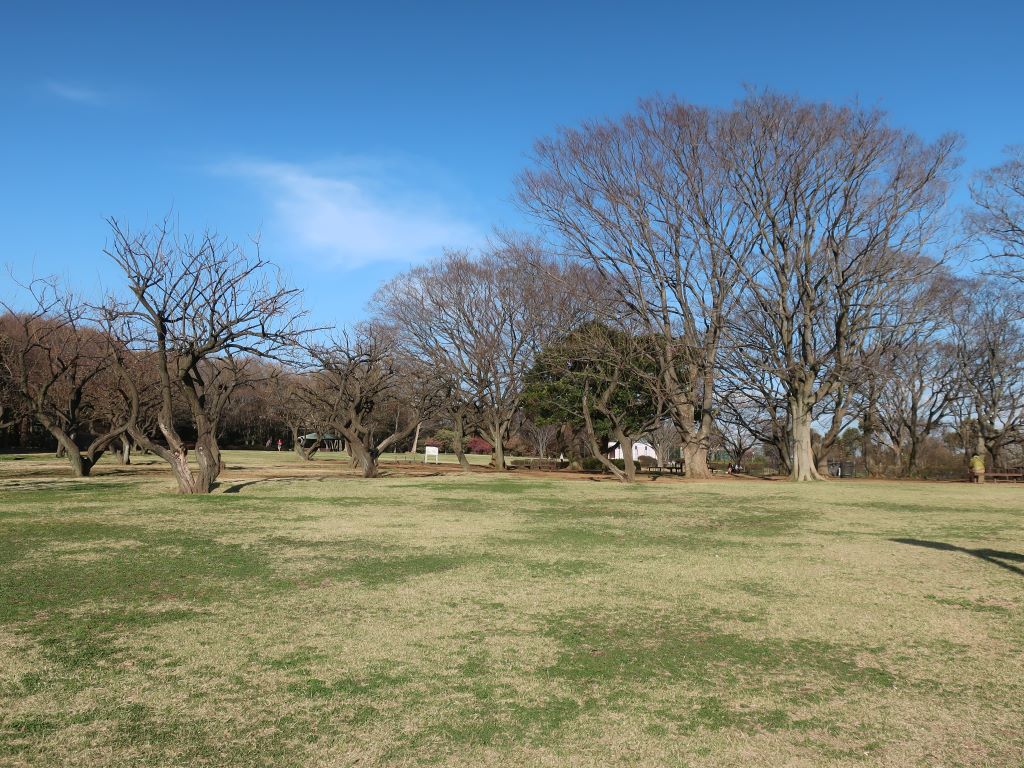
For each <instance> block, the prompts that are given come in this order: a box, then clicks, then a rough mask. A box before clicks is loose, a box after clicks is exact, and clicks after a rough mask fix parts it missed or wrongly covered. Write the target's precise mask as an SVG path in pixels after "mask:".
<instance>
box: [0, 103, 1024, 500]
mask: <svg viewBox="0 0 1024 768" xmlns="http://www.w3.org/2000/svg"><path fill="white" fill-rule="evenodd" d="M958 145H959V140H958V139H957V138H956V137H955V136H944V137H940V138H938V139H936V140H935V141H933V142H926V141H924V140H922V139H921V138H919V137H917V136H916V135H914V134H912V133H909V132H907V131H904V130H900V129H897V128H893V127H892V126H890V125H888V124H887V123H886V121H885V118H884V115H882V114H881V113H879V112H877V111H872V110H865V109H862V108H859V107H857V106H846V107H837V106H834V105H831V104H818V103H808V102H804V101H800V100H798V99H795V98H791V97H786V96H781V95H777V94H773V93H766V94H751V95H749V96H748V97H747V98H746V99H744V100H743V101H741V102H739V103H737V104H736V105H735V106H734V107H732V108H730V109H725V110H712V109H706V108H701V107H697V106H693V105H689V104H685V103H682V102H679V101H676V100H674V99H657V100H652V101H648V102H644V103H643V104H641V106H640V109H639V110H638V111H637V113H635V114H631V115H627V116H626V117H624V118H622V119H619V120H614V121H603V122H595V123H588V124H585V125H583V126H581V127H579V128H576V129H566V130H564V131H561V132H560V133H559V134H558V135H556V136H554V137H553V138H550V139H546V140H542V141H540V142H538V144H537V146H536V152H535V157H534V162H533V163H532V167H531V168H530V169H529V170H528V171H526V172H524V173H523V174H522V175H521V176H520V178H519V179H518V180H517V197H518V199H519V201H520V203H521V204H522V206H523V208H524V210H526V211H527V212H529V213H530V214H531V215H532V216H533V217H535V219H536V220H537V222H538V223H539V225H540V228H541V232H542V234H541V235H538V236H537V237H527V236H522V235H515V234H507V233H506V234H502V235H501V236H499V237H496V239H495V242H494V243H492V244H491V245H490V246H488V247H487V248H486V249H484V250H483V252H481V253H479V254H475V255H474V254H470V253H468V252H465V251H449V252H446V253H444V254H442V255H441V256H440V258H438V259H437V260H436V261H434V262H431V263H429V264H426V265H424V266H420V267H416V268H414V269H411V270H409V271H407V272H405V273H403V274H401V275H399V276H397V277H395V278H394V279H392V280H390V281H389V282H387V283H386V284H385V285H383V286H382V287H381V288H380V289H379V291H378V292H377V294H376V295H375V297H374V299H373V302H372V304H371V307H370V313H369V315H370V316H369V318H368V320H367V321H365V322H363V323H361V324H359V325H357V326H355V327H353V328H349V329H344V330H336V329H333V330H332V329H317V328H311V327H309V326H308V324H306V313H305V312H304V311H303V309H302V308H301V305H300V295H299V293H298V291H297V290H295V289H294V288H292V287H290V286H288V285H286V284H285V283H284V282H283V281H282V279H281V277H280V274H279V272H278V271H277V269H276V268H275V267H274V266H273V265H272V264H271V263H270V262H268V261H266V260H265V259H264V258H263V257H262V255H261V254H260V251H259V246H258V243H254V244H252V245H251V246H249V247H246V248H243V247H242V246H240V245H237V244H234V243H231V242H228V241H226V240H225V239H223V238H221V237H219V236H217V235H215V234H213V233H205V234H203V235H201V236H199V237H189V236H184V235H181V234H180V233H178V232H177V231H176V230H175V229H174V228H172V227H171V226H169V225H168V224H167V223H165V224H164V225H163V226H159V227H156V228H154V229H152V230H147V231H144V232H132V231H129V230H128V229H127V228H126V227H125V226H123V225H122V224H121V223H120V222H117V221H114V220H111V222H110V226H111V237H112V240H111V244H110V246H109V247H108V249H107V255H108V257H109V258H111V259H112V260H113V262H114V263H116V265H117V266H118V267H119V268H120V270H121V271H122V272H123V275H124V290H123V292H122V293H120V294H115V295H114V296H111V297H109V298H107V299H106V300H105V301H104V302H101V303H97V304H89V303H88V302H85V301H82V300H80V299H79V298H77V297H75V296H74V295H72V294H71V293H70V292H68V291H66V290H63V289H62V288H61V287H60V286H59V285H58V284H57V283H56V282H55V281H52V280H43V281H34V282H31V283H29V284H28V285H26V286H23V289H24V290H23V292H22V298H21V300H20V303H19V304H18V305H14V304H13V303H12V305H11V306H9V307H7V312H6V313H5V315H4V316H3V317H2V319H0V403H2V409H3V410H2V413H0V424H5V423H6V424H11V423H15V422H18V421H21V422H22V423H24V422H25V420H26V419H30V420H32V421H34V422H36V423H38V424H39V425H40V426H41V427H43V428H44V429H46V430H47V431H48V432H49V433H50V434H52V436H53V438H54V439H55V440H56V441H57V443H58V444H59V446H60V449H61V451H62V452H63V453H64V454H66V455H67V456H68V459H69V461H70V463H71V466H72V468H73V470H74V471H75V473H76V474H78V475H82V476H85V475H88V473H89V470H90V468H91V467H92V466H93V465H94V464H95V462H96V461H98V460H99V458H100V457H101V456H102V455H103V454H104V453H105V452H107V451H109V450H111V449H112V448H113V447H115V446H116V447H117V448H118V451H119V456H121V457H122V459H124V458H125V457H126V456H127V453H128V451H129V450H130V447H131V446H132V445H134V446H137V447H140V448H143V449H145V450H147V451H150V452H152V453H155V454H157V455H158V456H160V457H161V458H163V459H164V460H165V461H167V463H168V464H169V465H170V467H171V468H172V470H173V472H174V475H175V477H176V479H177V482H178V487H179V489H180V490H181V492H183V493H204V492H208V491H209V490H210V489H211V488H212V487H213V485H214V483H215V481H216V478H217V476H218V474H219V472H220V469H221V459H220V448H219V446H220V440H221V439H222V437H223V435H224V434H225V432H226V431H230V430H234V431H236V432H246V434H249V435H250V436H255V435H257V434H258V435H259V436H260V437H259V439H262V436H263V435H265V434H267V430H284V429H287V430H288V432H289V433H290V435H291V439H290V440H289V442H290V443H291V444H292V445H293V446H294V447H295V449H296V451H297V453H299V455H300V456H302V457H303V458H307V459H308V458H310V457H312V455H313V454H314V453H315V452H316V451H317V450H318V449H319V447H320V445H321V441H322V439H323V437H324V436H325V435H328V434H331V435H336V436H340V437H341V438H343V439H344V442H345V444H346V446H347V448H348V450H349V451H350V453H351V454H352V456H353V460H354V461H355V462H356V463H357V464H358V465H359V466H361V468H362V470H363V473H364V474H365V475H366V476H373V475H375V474H376V472H377V461H378V456H379V455H380V453H381V452H382V451H384V450H387V449H393V448H396V447H405V446H406V445H407V444H408V442H409V441H410V440H411V441H412V442H413V443H415V442H416V440H417V439H418V438H419V436H420V433H421V431H423V430H424V429H426V430H427V432H428V433H429V432H433V431H436V430H439V429H443V430H445V433H446V436H447V437H448V438H449V440H450V443H451V446H452V450H453V452H455V453H456V454H457V455H458V457H459V460H460V462H461V463H462V465H463V467H464V468H466V469H468V467H469V463H468V461H467V460H466V458H465V447H466V442H467V440H469V439H470V438H474V437H475V438H478V439H479V438H482V439H484V440H486V441H487V443H488V444H490V445H491V446H492V447H493V453H494V464H495V466H496V467H499V468H504V467H505V466H506V448H507V446H508V445H509V442H510V441H517V440H518V441H519V442H520V444H522V443H523V442H529V443H530V444H531V445H533V446H536V447H537V452H538V453H544V452H545V451H546V450H547V449H548V448H549V447H551V446H555V447H557V448H558V449H559V451H560V452H566V453H567V454H568V455H569V456H570V458H576V457H578V456H581V455H585V454H589V455H592V456H594V457H597V459H598V460H600V461H602V462H604V463H605V464H606V466H607V467H608V469H609V471H611V472H613V473H615V474H616V476H618V477H620V478H621V479H623V480H630V479H632V477H633V473H634V468H633V464H632V459H631V456H632V452H631V450H630V449H631V446H632V444H633V443H634V442H635V441H636V440H638V439H640V438H641V437H646V438H647V439H648V440H651V441H652V442H654V443H655V444H657V445H661V446H669V445H671V446H673V447H677V448H678V451H679V453H680V454H681V456H682V459H683V461H684V463H685V469H686V473H687V474H688V475H690V476H694V477H700V476H703V475H706V474H707V473H708V471H709V470H708V463H707V455H708V451H709V450H711V449H712V448H715V447H728V448H729V449H730V450H731V452H732V453H733V454H734V455H736V456H737V457H742V456H743V455H744V454H745V453H746V452H747V451H748V450H749V449H751V448H752V447H754V446H762V447H763V450H765V451H766V452H768V453H769V454H770V455H771V456H772V458H773V460H774V461H775V462H776V463H777V464H778V465H779V466H780V467H781V469H782V471H784V472H786V473H787V474H789V475H790V477H792V478H793V479H795V480H807V479H816V478H819V477H821V476H822V474H823V472H824V464H825V462H826V461H827V459H828V457H829V456H830V455H832V454H833V453H834V451H835V450H836V448H837V446H839V445H840V444H841V443H842V441H843V440H844V439H845V438H848V437H849V435H850V427H851V426H852V425H854V424H856V425H857V430H858V434H859V436H860V440H862V442H863V446H864V447H863V451H862V455H863V456H864V458H865V460H867V461H868V462H869V463H870V462H871V461H872V460H878V459H879V457H880V456H882V455H884V456H886V457H887V458H888V463H889V464H890V465H895V466H896V467H898V468H899V470H900V471H903V472H910V473H913V472H914V471H915V470H916V469H917V468H918V465H919V461H920V458H921V453H922V446H923V445H924V444H925V443H926V442H927V441H928V440H929V439H930V438H933V437H934V436H935V435H936V434H938V433H939V432H942V431H946V432H949V431H952V432H955V433H956V434H958V435H960V436H961V445H962V446H963V448H964V450H965V452H973V451H979V452H984V453H986V454H988V456H990V457H991V459H992V460H993V461H996V462H998V461H1001V460H1003V459H1004V458H1005V457H1006V456H1007V454H1008V452H1010V451H1014V450H1017V447H1018V446H1020V445H1021V443H1022V441H1024V334H1022V319H1021V318H1022V301H1021V288H1022V284H1024V279H1022V274H1024V270H1022V268H1021V267H1022V263H1024V248H1022V236H1021V231H1022V222H1024V156H1022V155H1021V153H1019V152H1016V153H1011V155H1010V157H1009V158H1008V160H1007V162H1006V163H1005V164H1003V165H1001V166H999V167H998V168H995V169H993V170H992V171H990V172H989V173H986V174H982V175H981V176H979V177H978V178H977V180H976V181H975V183H974V184H973V185H972V194H973V197H974V200H975V202H976V205H975V208H974V209H973V210H972V211H971V212H970V214H969V215H968V216H967V217H966V220H965V221H966V227H957V226H955V224H956V222H955V221H954V220H953V219H952V217H951V213H950V208H949V205H948V198H949V194H950V190H951V188H952V183H953V180H954V174H955V172H956V169H957V165H958V160H957V158H956V152H957V149H958ZM965 234H966V235H969V236H970V237H971V238H973V239H974V240H975V241H976V242H980V243H983V244H984V245H985V247H987V248H988V249H989V251H990V256H989V259H988V260H987V261H986V262H985V267H984V268H983V269H982V270H980V272H978V273H976V274H975V275H973V276H970V277H964V276H957V275H956V274H955V273H954V271H953V269H952V268H951V262H952V257H953V256H954V255H956V254H957V247H958V246H960V245H962V243H963V239H964V238H963V236H964V235H965ZM986 273H990V274H986ZM26 297H28V298H29V300H28V301H26ZM258 422H259V423H262V424H264V425H265V426H264V428H263V430H262V431H261V430H260V429H254V428H252V425H253V424H256V423H258ZM309 434H312V435H314V436H315V437H314V438H313V439H311V440H304V439H303V437H304V436H306V435H309ZM613 443H615V444H618V445H620V446H622V447H623V449H624V450H623V454H624V456H625V460H624V462H623V465H622V466H621V467H620V466H618V465H617V464H615V463H612V462H611V461H609V460H608V459H607V449H608V446H609V444H613ZM880 446H881V447H884V448H885V451H884V452H882V453H880V451H879V447H880ZM193 451H194V453H195V457H196V460H197V461H196V462H194V463H190V462H189V454H190V452H193ZM869 469H871V467H870V466H869Z"/></svg>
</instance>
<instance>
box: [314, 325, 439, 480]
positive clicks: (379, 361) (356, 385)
mask: <svg viewBox="0 0 1024 768" xmlns="http://www.w3.org/2000/svg"><path fill="white" fill-rule="evenodd" d="M312 351H313V356H314V357H315V358H316V360H317V361H318V363H319V365H320V366H321V370H320V372H319V373H318V376H319V377H320V379H321V382H320V384H319V386H317V387H316V388H315V389H314V388H310V390H308V391H310V392H314V393H316V394H317V395H318V396H319V398H320V400H319V402H318V403H317V404H316V406H315V407H316V408H317V410H319V411H321V412H323V413H325V414H328V415H327V417H326V418H327V423H328V424H330V426H331V428H332V429H334V430H336V431H337V432H338V433H339V434H341V435H342V437H344V438H345V440H346V442H347V444H348V447H349V449H350V450H351V452H352V456H353V459H354V460H355V462H356V464H357V465H358V466H359V467H360V468H361V469H362V472H363V476H364V477H376V476H377V474H378V459H379V457H380V454H381V453H382V452H384V451H385V450H387V449H388V448H391V447H393V446H394V445H395V444H396V443H398V442H399V441H400V440H402V439H404V438H406V437H408V436H409V435H411V434H412V433H413V431H414V430H415V429H416V427H417V426H418V425H419V424H420V422H421V421H422V418H423V412H424V410H425V405H426V403H427V402H429V401H430V399H431V394H432V392H431V385H430V382H429V381H427V377H426V376H425V373H426V372H425V370H424V369H422V368H418V366H417V365H416V363H415V362H414V361H412V360H411V359H410V358H404V357H403V356H402V354H401V351H400V349H399V347H398V344H397V342H396V340H395V337H394V335H393V334H392V333H391V331H390V329H389V328H386V327H384V326H382V325H378V324H373V323H369V324H362V325H359V326H357V327H356V328H355V329H354V330H352V331H343V332H342V333H341V334H340V336H339V337H338V338H337V339H335V340H334V341H332V342H331V343H329V344H324V345H319V346H316V347H314V348H313V350H312Z"/></svg>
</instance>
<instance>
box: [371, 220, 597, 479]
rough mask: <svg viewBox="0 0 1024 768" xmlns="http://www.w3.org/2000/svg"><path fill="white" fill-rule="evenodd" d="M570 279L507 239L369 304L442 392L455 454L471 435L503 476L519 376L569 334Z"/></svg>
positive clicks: (442, 264)
mask: <svg viewBox="0 0 1024 768" xmlns="http://www.w3.org/2000/svg"><path fill="white" fill-rule="evenodd" d="M572 285H573V281H572V280H571V279H569V277H568V276H567V275H566V274H564V270H563V269H562V268H561V267H559V266H558V265H556V264H555V263H553V262H552V261H551V260H550V259H548V258H546V257H545V256H544V255H543V253H542V252H541V251H540V250H539V248H538V247H537V245H536V243H533V242H532V241H529V240H522V239H515V238H510V239H506V241H505V242H504V243H502V244H501V245H497V246H495V247H492V248H490V249H489V250H487V251H485V252H484V253H482V254H480V255H479V256H477V257H473V256H471V255H470V254H469V253H468V252H465V251H448V252H446V253H445V254H444V256H443V257H442V258H441V259H439V260H437V261H435V262H433V263H431V264H428V265H426V266H423V267H418V268H416V269H413V270H411V271H410V272H408V273H406V274H403V275H400V276H399V277H397V278H395V279H394V280H392V281H390V282H389V283H387V284H386V285H385V286H384V287H383V288H381V290H380V291H379V292H378V293H377V295H376V297H375V300H374V307H375V312H376V316H377V318H378V320H379V322H383V323H388V324H390V325H391V326H393V327H394V329H395V333H396V337H397V338H398V339H399V340H400V342H401V343H402V345H403V347H405V348H406V349H407V350H408V351H409V353H410V354H412V355H413V356H414V357H416V358H417V359H419V360H420V361H422V362H423V363H424V364H425V365H429V366H430V367H431V369H432V370H433V371H435V373H436V375H437V377H438V378H439V380H440V382H441V384H442V385H443V387H444V388H445V389H446V393H445V396H444V398H443V399H444V401H445V402H446V403H447V406H448V419H449V420H450V421H451V423H452V425H453V431H454V433H455V441H454V442H455V445H454V450H455V453H456V454H458V456H459V460H460V462H461V463H462V466H463V469H466V470H468V468H469V463H468V461H466V459H465V454H464V448H463V440H464V437H465V435H466V433H467V431H468V430H469V429H475V430H476V431H478V432H479V433H480V434H481V435H482V436H483V437H485V438H486V439H487V441H488V442H490V444H491V445H493V446H494V463H495V467H497V468H498V469H504V468H505V443H506V441H507V440H508V437H509V434H510V431H511V428H512V425H513V423H514V420H515V418H516V414H517V413H518V411H519V405H520V399H521V396H522V389H523V376H524V374H525V372H526V371H527V370H528V369H529V367H530V365H531V364H532V361H533V359H534V357H535V356H536V354H537V352H538V351H539V350H540V349H541V348H542V347H543V345H544V344H545V343H546V341H547V340H548V339H550V338H553V337H554V336H555V334H557V333H560V332H562V331H563V330H564V328H566V327H569V326H571V324H572V322H573V321H574V320H575V317H576V315H577V307H578V302H577V301H576V300H575V299H574V297H573V292H572V290H571V288H572Z"/></svg>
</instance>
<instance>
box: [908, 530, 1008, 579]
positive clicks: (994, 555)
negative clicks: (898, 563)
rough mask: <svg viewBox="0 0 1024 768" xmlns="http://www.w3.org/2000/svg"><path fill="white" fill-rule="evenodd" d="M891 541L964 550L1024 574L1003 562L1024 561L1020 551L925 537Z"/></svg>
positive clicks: (930, 547) (931, 547)
mask: <svg viewBox="0 0 1024 768" xmlns="http://www.w3.org/2000/svg"><path fill="white" fill-rule="evenodd" d="M889 541H895V542H896V543H897V544H910V545H911V546H914V547H926V548H928V549H940V550H943V551H946V552H963V553H964V554H965V555H970V556H971V557H977V558H978V559H980V560H984V561H985V562H986V563H992V564H993V565H998V566H999V567H1000V568H1004V569H1006V570H1007V571H1010V572H1012V573H1016V574H1017V575H1018V576H1024V568H1019V567H1017V566H1016V565H1010V563H1006V562H1003V561H1004V560H1011V561H1013V562H1016V563H1024V555H1022V554H1020V553H1018V552H1000V551H999V550H998V549H967V548H966V547H958V546H956V545H955V544H946V543H945V542H943V541H927V540H925V539H889Z"/></svg>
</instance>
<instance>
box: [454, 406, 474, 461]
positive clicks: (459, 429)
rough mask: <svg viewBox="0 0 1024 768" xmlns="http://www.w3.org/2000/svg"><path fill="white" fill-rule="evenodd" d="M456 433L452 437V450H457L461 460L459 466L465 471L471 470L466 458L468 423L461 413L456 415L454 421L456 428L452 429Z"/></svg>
mask: <svg viewBox="0 0 1024 768" xmlns="http://www.w3.org/2000/svg"><path fill="white" fill-rule="evenodd" d="M452 431H453V432H454V433H455V435H454V437H453V438H452V450H453V451H455V456H456V458H458V460H459V466H460V467H462V471H463V472H469V471H470V465H469V459H467V458H466V445H465V443H466V425H465V422H463V420H462V416H461V414H459V415H456V417H455V422H454V429H453V430H452Z"/></svg>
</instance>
